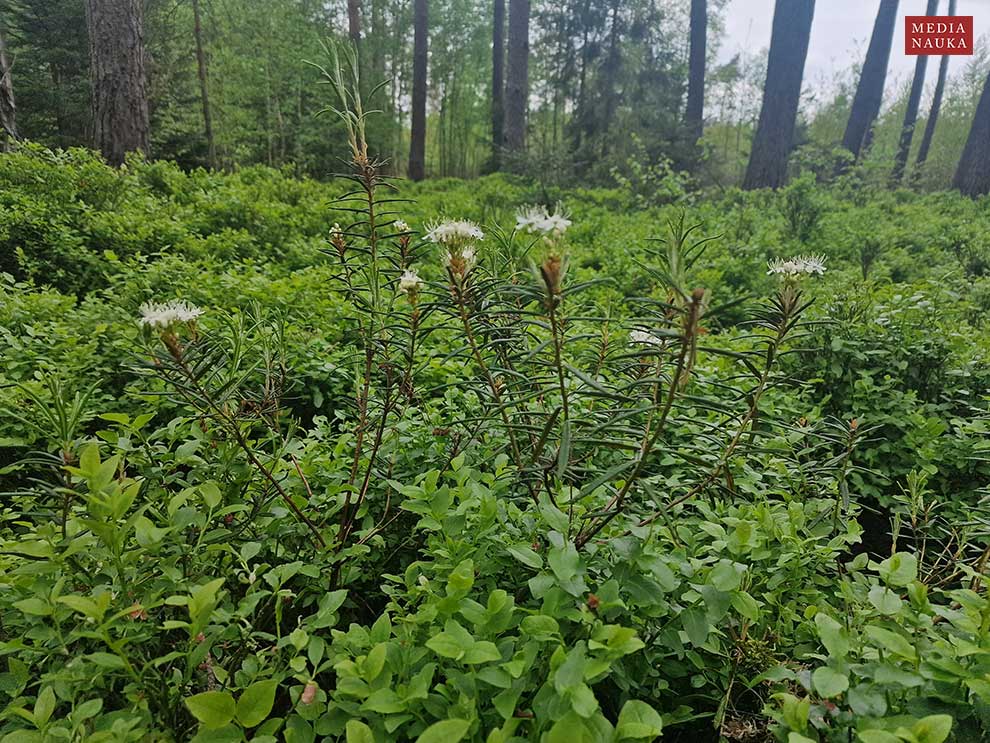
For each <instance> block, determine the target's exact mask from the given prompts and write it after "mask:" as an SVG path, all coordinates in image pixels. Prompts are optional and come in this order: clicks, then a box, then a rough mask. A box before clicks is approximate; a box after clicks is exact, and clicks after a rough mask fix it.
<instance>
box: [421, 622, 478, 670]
mask: <svg viewBox="0 0 990 743" xmlns="http://www.w3.org/2000/svg"><path fill="white" fill-rule="evenodd" d="M426 647H428V648H429V649H430V650H432V651H433V652H434V653H436V654H437V655H440V656H442V657H444V658H453V659H454V660H460V659H461V658H463V657H464V654H465V653H466V652H467V651H468V650H470V649H471V648H473V647H474V637H472V636H471V633H470V632H468V631H467V630H466V629H464V628H463V627H462V626H461V625H460V624H458V623H457V622H455V621H454V620H453V619H448V620H447V623H446V624H445V625H444V631H443V632H438V633H437V634H436V635H434V636H433V637H431V638H430V639H429V640H427V641H426Z"/></svg>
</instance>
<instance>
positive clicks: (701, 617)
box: [681, 607, 711, 646]
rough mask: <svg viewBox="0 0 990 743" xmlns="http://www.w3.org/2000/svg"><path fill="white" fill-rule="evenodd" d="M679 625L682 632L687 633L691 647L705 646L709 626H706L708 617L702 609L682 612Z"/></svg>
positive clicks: (696, 608) (693, 608)
mask: <svg viewBox="0 0 990 743" xmlns="http://www.w3.org/2000/svg"><path fill="white" fill-rule="evenodd" d="M681 625H682V626H683V627H684V631H685V632H687V636H688V639H689V640H690V641H691V644H692V645H695V646H699V645H704V644H705V641H706V640H707V639H708V630H709V628H710V626H711V625H709V624H708V616H707V614H706V613H705V611H704V609H700V608H698V607H691V608H690V609H685V610H684V611H682V612H681Z"/></svg>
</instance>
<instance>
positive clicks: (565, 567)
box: [547, 539, 588, 596]
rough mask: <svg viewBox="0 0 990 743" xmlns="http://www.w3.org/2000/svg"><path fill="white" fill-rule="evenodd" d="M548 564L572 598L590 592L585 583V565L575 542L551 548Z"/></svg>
mask: <svg viewBox="0 0 990 743" xmlns="http://www.w3.org/2000/svg"><path fill="white" fill-rule="evenodd" d="M547 563H548V564H549V565H550V569H551V570H552V571H553V574H554V575H555V576H556V578H557V580H558V581H559V583H560V587H561V588H563V589H564V590H565V591H567V593H569V594H571V596H580V595H581V594H583V593H585V592H586V591H587V590H588V587H587V585H586V584H585V582H584V565H583V564H582V562H581V555H580V554H579V553H578V551H577V548H576V547H575V546H574V542H572V541H571V540H569V539H568V540H566V541H565V542H564V543H563V544H562V545H561V546H560V547H551V548H550V551H549V553H548V554H547Z"/></svg>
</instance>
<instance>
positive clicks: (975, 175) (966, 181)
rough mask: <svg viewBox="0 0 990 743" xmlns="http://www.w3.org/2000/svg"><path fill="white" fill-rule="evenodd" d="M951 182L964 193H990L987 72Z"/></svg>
mask: <svg viewBox="0 0 990 743" xmlns="http://www.w3.org/2000/svg"><path fill="white" fill-rule="evenodd" d="M952 185H953V187H954V188H958V189H959V190H960V191H962V192H963V193H964V194H966V195H967V196H974V197H975V196H983V195H985V194H988V193H990V75H987V80H986V82H985V83H984V84H983V94H982V95H981V96H980V102H979V103H978V104H977V105H976V113H975V114H974V115H973V125H972V126H971V127H970V129H969V137H968V138H967V139H966V147H965V148H963V153H962V157H961V158H959V167H958V168H957V169H956V177H955V178H954V179H953V181H952Z"/></svg>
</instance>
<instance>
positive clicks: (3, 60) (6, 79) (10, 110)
mask: <svg viewBox="0 0 990 743" xmlns="http://www.w3.org/2000/svg"><path fill="white" fill-rule="evenodd" d="M16 139H17V106H16V104H15V103H14V79H13V77H12V76H11V70H10V61H9V60H8V59H7V43H6V41H5V39H4V35H3V27H2V26H0V151H3V152H6V151H8V150H9V149H10V145H11V142H13V141H14V140H16Z"/></svg>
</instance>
